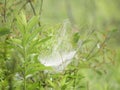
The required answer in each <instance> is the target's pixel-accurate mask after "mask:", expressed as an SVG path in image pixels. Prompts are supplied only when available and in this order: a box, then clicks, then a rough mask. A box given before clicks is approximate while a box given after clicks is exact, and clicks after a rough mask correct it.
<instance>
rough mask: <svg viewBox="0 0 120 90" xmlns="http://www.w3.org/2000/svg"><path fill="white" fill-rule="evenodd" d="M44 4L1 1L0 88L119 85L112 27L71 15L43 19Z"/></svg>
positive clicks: (83, 89)
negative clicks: (49, 20)
mask: <svg viewBox="0 0 120 90" xmlns="http://www.w3.org/2000/svg"><path fill="white" fill-rule="evenodd" d="M38 3H39V5H38ZM35 5H36V7H35ZM42 5H43V0H38V1H37V0H25V1H23V0H9V1H8V0H2V1H1V2H0V7H1V8H0V13H1V14H0V15H1V16H0V90H96V88H97V89H98V90H113V87H115V89H114V90H118V89H119V83H120V79H119V75H118V74H119V73H120V72H117V71H115V72H114V70H115V68H119V64H118V65H117V64H116V61H115V59H117V58H116V51H115V50H113V49H111V48H110V45H109V43H108V41H109V40H110V39H111V38H112V36H113V33H114V32H115V31H116V28H114V29H113V28H111V29H107V30H106V29H105V28H102V27H101V30H100V29H98V27H97V26H96V25H93V26H91V25H84V26H83V27H78V26H77V25H76V24H75V23H73V22H74V20H73V19H71V16H69V19H68V20H63V21H61V22H58V23H57V24H48V23H47V22H46V23H43V22H41V21H42V18H41V14H42V8H43V7H42ZM67 5H68V4H67ZM68 7H69V5H68ZM68 14H70V13H68ZM45 21H46V20H45ZM71 52H75V53H74V54H71ZM118 58H119V57H118ZM44 59H46V61H45V64H44V63H43V62H44V61H42V60H44ZM47 60H51V61H50V62H49V61H47ZM56 60H57V61H56ZM60 60H61V62H60V63H58V62H59V61H60ZM55 62H56V63H55ZM57 63H58V65H57ZM108 68H110V69H108ZM112 73H114V76H116V78H117V80H118V81H117V82H116V81H114V77H113V74H112ZM108 76H109V77H110V78H112V79H111V80H112V81H113V82H111V83H110V82H109V77H108ZM92 79H93V80H92ZM91 80H92V81H91ZM96 81H98V82H99V83H96ZM103 81H104V82H105V83H103ZM108 83H109V84H108ZM109 85H110V86H109ZM114 85H116V86H114Z"/></svg>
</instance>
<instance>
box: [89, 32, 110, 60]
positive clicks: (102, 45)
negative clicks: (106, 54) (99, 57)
mask: <svg viewBox="0 0 120 90" xmlns="http://www.w3.org/2000/svg"><path fill="white" fill-rule="evenodd" d="M110 37H111V33H110V34H109V35H108V36H107V37H106V38H105V40H104V41H103V43H102V44H101V47H100V49H99V50H98V51H97V52H96V53H95V54H93V55H92V56H91V57H89V58H88V59H87V60H90V59H91V58H92V57H94V56H95V55H96V54H97V53H99V52H100V51H101V49H102V48H103V47H104V44H105V43H106V42H107V41H108V40H109V39H110Z"/></svg>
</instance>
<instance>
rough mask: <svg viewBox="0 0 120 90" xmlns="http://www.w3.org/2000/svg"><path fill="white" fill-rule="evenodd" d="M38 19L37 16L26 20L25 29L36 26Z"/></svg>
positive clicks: (30, 29)
mask: <svg viewBox="0 0 120 90" xmlns="http://www.w3.org/2000/svg"><path fill="white" fill-rule="evenodd" d="M38 21H39V17H38V16H34V17H32V19H30V21H29V22H28V25H27V30H28V31H32V29H33V27H34V26H36V24H37V23H38Z"/></svg>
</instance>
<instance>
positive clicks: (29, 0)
mask: <svg viewBox="0 0 120 90" xmlns="http://www.w3.org/2000/svg"><path fill="white" fill-rule="evenodd" d="M28 2H29V3H30V6H31V8H32V11H33V13H34V15H36V11H35V8H34V6H33V4H32V2H31V0H28Z"/></svg>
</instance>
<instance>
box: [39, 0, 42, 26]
mask: <svg viewBox="0 0 120 90" xmlns="http://www.w3.org/2000/svg"><path fill="white" fill-rule="evenodd" d="M42 7H43V0H41V5H40V11H39V15H40V18H41V15H42ZM40 18H39V19H40ZM38 24H39V26H41V22H40V21H39V22H38Z"/></svg>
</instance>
